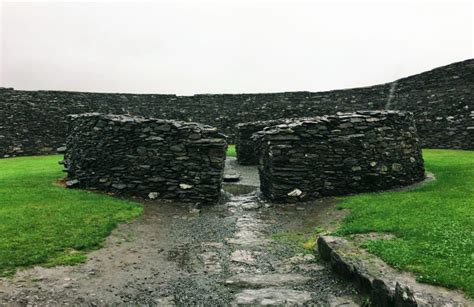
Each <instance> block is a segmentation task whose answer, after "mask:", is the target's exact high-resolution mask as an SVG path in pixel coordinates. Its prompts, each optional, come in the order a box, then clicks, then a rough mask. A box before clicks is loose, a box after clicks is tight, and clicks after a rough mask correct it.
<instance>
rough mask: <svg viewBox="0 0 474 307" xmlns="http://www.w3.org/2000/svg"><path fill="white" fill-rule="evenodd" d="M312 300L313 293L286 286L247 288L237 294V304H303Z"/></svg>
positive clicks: (235, 302)
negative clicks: (285, 287)
mask: <svg viewBox="0 0 474 307" xmlns="http://www.w3.org/2000/svg"><path fill="white" fill-rule="evenodd" d="M310 300H311V293H310V292H308V291H298V290H291V289H284V288H264V289H258V290H252V289H246V290H243V291H242V292H240V293H237V294H236V296H235V300H234V304H236V305H272V306H275V305H277V306H282V305H302V304H304V303H306V302H308V301H310Z"/></svg>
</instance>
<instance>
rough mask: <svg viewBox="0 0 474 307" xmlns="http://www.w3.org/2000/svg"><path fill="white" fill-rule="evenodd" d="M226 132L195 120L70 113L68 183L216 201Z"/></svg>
mask: <svg viewBox="0 0 474 307" xmlns="http://www.w3.org/2000/svg"><path fill="white" fill-rule="evenodd" d="M226 148H227V143H226V137H225V136H224V135H223V134H221V133H219V132H218V131H217V129H216V128H214V127H210V126H205V125H201V124H197V123H191V122H179V121H173V120H163V119H155V118H143V117H134V116H123V115H105V114H100V113H86V114H81V115H72V116H69V129H68V137H67V140H66V151H65V156H64V166H65V169H66V171H67V173H68V180H67V185H68V186H69V187H78V188H93V189H99V190H103V191H108V192H113V193H116V194H123V195H137V196H141V197H148V198H152V199H155V198H160V199H172V200H179V201H182V202H202V203H214V202H216V201H217V200H218V199H219V196H220V191H221V182H222V176H223V172H224V164H225V158H226Z"/></svg>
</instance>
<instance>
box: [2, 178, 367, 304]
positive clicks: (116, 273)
mask: <svg viewBox="0 0 474 307" xmlns="http://www.w3.org/2000/svg"><path fill="white" fill-rule="evenodd" d="M238 190H239V189H237V190H236V191H237V192H238ZM254 190H255V188H254ZM243 191H244V192H245V193H246V192H248V187H245V188H244V189H243ZM237 192H235V191H234V195H232V196H230V198H229V200H228V201H227V202H226V203H225V204H220V205H216V206H208V207H202V208H197V207H195V206H192V205H189V206H188V205H183V204H175V203H164V202H155V201H149V202H145V203H144V208H145V213H144V215H143V216H142V217H140V218H138V219H137V220H135V221H133V222H131V223H130V224H122V225H120V226H119V227H118V228H117V229H116V230H114V231H113V233H112V235H111V236H109V237H108V238H107V240H106V242H105V244H104V247H103V248H101V249H99V250H97V251H93V252H92V253H90V254H89V260H88V261H87V262H86V263H84V264H80V265H76V266H64V267H54V268H42V267H34V268H30V269H26V270H22V271H20V272H18V273H17V274H16V275H15V276H14V277H13V278H0V305H1V304H8V305H10V304H22V305H28V304H30V305H35V304H36V305H45V304H51V305H57V304H59V305H65V304H88V305H104V304H120V303H126V304H158V305H163V306H169V305H185V306H189V305H205V306H222V305H245V304H251V305H252V304H253V305H255V304H257V305H282V304H283V305H284V304H291V305H301V304H310V305H320V306H353V305H354V304H355V303H354V302H360V301H361V297H360V296H358V295H357V294H356V292H355V291H354V290H353V289H352V287H351V286H350V285H348V284H347V283H346V282H344V281H342V280H341V279H339V278H338V277H337V276H335V275H334V274H333V273H332V272H331V271H330V270H329V269H328V268H327V267H326V266H325V265H323V264H320V263H319V262H318V257H317V255H316V257H315V256H314V255H312V254H304V253H301V251H299V250H295V248H294V246H291V244H288V243H287V242H283V241H281V240H279V239H278V238H277V237H275V234H281V233H286V232H290V233H291V232H299V231H305V230H308V229H309V230H311V229H313V228H314V227H315V226H319V225H321V223H328V221H330V220H331V219H332V218H334V216H332V215H334V214H340V211H338V210H334V203H331V201H330V200H329V201H327V200H326V201H318V202H313V203H307V204H303V205H300V204H299V205H298V206H295V205H281V206H279V205H272V206H271V207H270V205H269V204H267V203H264V202H261V201H259V200H258V197H257V194H256V192H255V191H254V192H251V193H248V194H239V193H237Z"/></svg>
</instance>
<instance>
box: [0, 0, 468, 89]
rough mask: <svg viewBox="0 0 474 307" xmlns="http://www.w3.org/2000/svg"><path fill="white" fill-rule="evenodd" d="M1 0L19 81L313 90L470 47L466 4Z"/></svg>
mask: <svg viewBox="0 0 474 307" xmlns="http://www.w3.org/2000/svg"><path fill="white" fill-rule="evenodd" d="M0 1H1V3H2V5H1V6H0V18H1V29H0V30H1V32H0V36H1V46H0V52H1V53H0V58H1V61H0V72H1V74H0V86H4V87H14V88H16V89H31V90H37V89H44V90H53V89H54V90H74V91H95V92H134V93H176V94H184V95H188V94H194V93H242V92H282V91H301V90H310V91H319V90H330V89H338V88H348V87H359V86H366V85H372V84H377V83H382V82H388V81H393V80H394V79H397V78H400V77H404V76H408V75H410V74H415V73H418V72H422V71H425V70H429V69H432V68H435V67H437V66H441V65H446V64H449V63H452V62H456V61H461V60H465V59H468V58H473V49H474V46H473V44H474V42H473V40H474V39H473V32H474V30H473V18H474V17H473V15H474V12H473V10H474V7H473V5H472V3H471V2H470V1H467V2H459V3H454V2H453V1H449V2H446V3H444V4H443V3H438V4H434V3H429V2H428V1H424V3H423V2H418V3H413V1H411V2H403V3H398V4H387V3H381V2H380V1H378V2H374V3H367V2H359V3H351V4H348V3H341V2H339V3H334V1H332V2H329V3H323V2H313V3H312V4H310V3H308V2H306V3H305V2H299V3H298V2H297V1H287V2H284V1H280V2H278V3H275V1H274V3H271V4H270V3H269V2H266V3H265V2H258V1H238V2H237V1H236V2H230V1H225V2H222V1H221V2H214V3H213V2H209V1H208V2H200V3H199V2H196V1H194V2H183V1H180V2H163V1H161V2H154V3H151V2H140V3H137V2H131V1H129V2H120V3H119V2H113V1H106V2H87V3H84V2H82V3H79V2H66V3H65V2H62V3H61V2H58V1H48V2H11V1H5V0H0ZM377 3H378V4H377Z"/></svg>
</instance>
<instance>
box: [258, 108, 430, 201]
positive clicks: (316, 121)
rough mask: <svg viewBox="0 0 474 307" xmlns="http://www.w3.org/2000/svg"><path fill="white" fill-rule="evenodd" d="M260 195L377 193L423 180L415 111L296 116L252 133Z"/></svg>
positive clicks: (277, 197)
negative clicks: (255, 140)
mask: <svg viewBox="0 0 474 307" xmlns="http://www.w3.org/2000/svg"><path fill="white" fill-rule="evenodd" d="M254 137H257V138H258V143H259V144H260V145H259V146H260V147H261V149H260V150H261V159H260V165H259V174H260V182H261V187H260V188H261V191H262V193H263V195H264V196H265V197H266V198H268V199H270V200H272V201H277V202H287V201H302V200H310V199H315V198H318V197H323V196H335V195H346V194H352V193H360V192H369V191H380V190H385V189H390V188H394V187H400V186H405V185H409V184H412V183H415V182H418V181H421V180H423V179H424V164H423V158H422V155H421V149H420V146H419V140H418V137H417V133H416V129H415V124H414V119H413V115H412V114H411V113H409V112H398V111H360V112H355V113H338V114H337V115H333V116H322V117H314V118H312V119H309V118H305V119H300V120H298V119H295V120H293V121H290V122H287V123H284V124H279V125H277V126H273V127H267V128H265V129H264V131H263V132H261V133H257V134H254Z"/></svg>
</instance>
